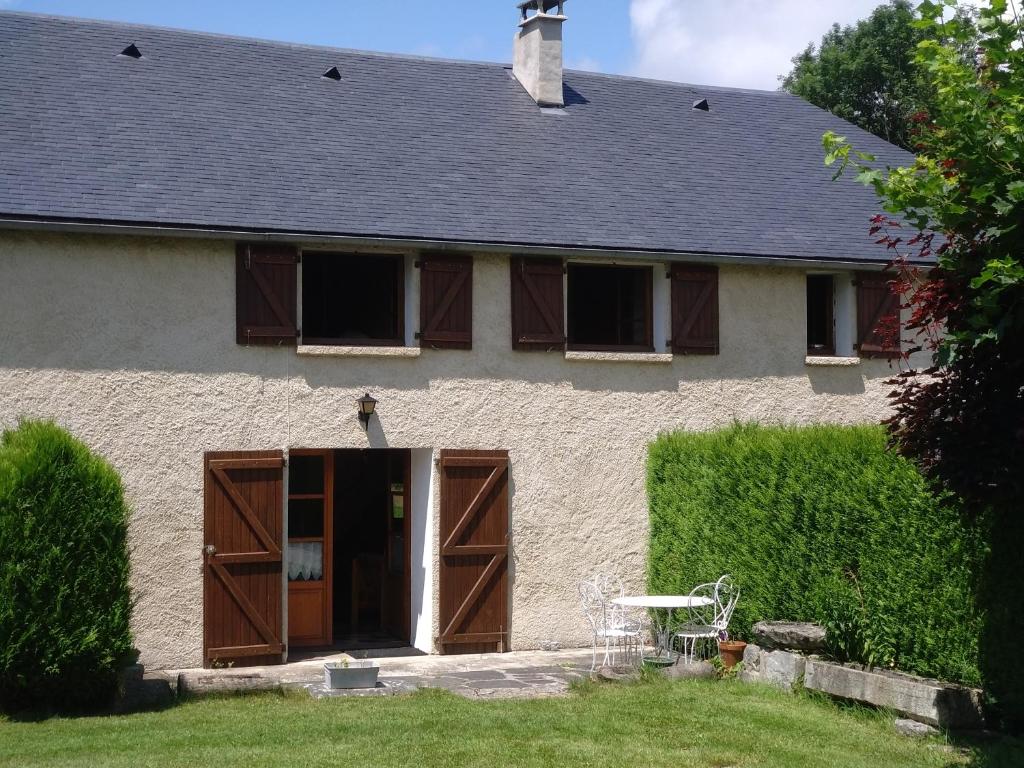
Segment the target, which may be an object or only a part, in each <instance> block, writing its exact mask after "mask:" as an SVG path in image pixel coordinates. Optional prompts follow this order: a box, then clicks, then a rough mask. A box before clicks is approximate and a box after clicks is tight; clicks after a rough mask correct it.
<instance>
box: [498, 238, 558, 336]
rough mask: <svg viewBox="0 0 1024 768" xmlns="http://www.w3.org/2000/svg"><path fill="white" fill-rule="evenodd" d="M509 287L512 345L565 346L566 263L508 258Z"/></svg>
mask: <svg viewBox="0 0 1024 768" xmlns="http://www.w3.org/2000/svg"><path fill="white" fill-rule="evenodd" d="M509 265H510V269H511V286H512V318H511V319H512V348H513V349H524V350H530V349H533V350H551V349H561V348H562V347H564V346H565V296H564V293H565V288H564V271H565V266H564V265H563V264H562V260H561V259H533V258H531V259H526V258H522V257H519V256H514V257H512V258H511V259H510V260H509Z"/></svg>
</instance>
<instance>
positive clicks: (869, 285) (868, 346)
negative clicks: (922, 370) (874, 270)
mask: <svg viewBox="0 0 1024 768" xmlns="http://www.w3.org/2000/svg"><path fill="white" fill-rule="evenodd" d="M891 279H892V278H890V277H889V276H887V275H880V274H861V275H858V276H857V281H856V285H857V351H858V353H859V354H860V356H861V357H884V358H894V357H899V356H900V335H899V313H900V297H899V296H898V295H896V294H895V293H893V291H892V288H891V287H890V286H889V282H890V280H891Z"/></svg>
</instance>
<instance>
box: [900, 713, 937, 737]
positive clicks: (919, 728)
mask: <svg viewBox="0 0 1024 768" xmlns="http://www.w3.org/2000/svg"><path fill="white" fill-rule="evenodd" d="M893 725H894V726H895V728H896V732H897V733H899V734H901V735H903V736H915V737H918V738H921V737H924V736H934V735H935V734H937V733H938V732H939V729H938V728H936V727H935V726H934V725H925V724H924V723H919V722H917V720H909V719H907V718H905V717H898V718H896V721H895V722H894V723H893Z"/></svg>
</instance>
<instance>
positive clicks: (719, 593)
mask: <svg viewBox="0 0 1024 768" xmlns="http://www.w3.org/2000/svg"><path fill="white" fill-rule="evenodd" d="M690 597H691V598H704V600H694V601H693V602H694V603H703V605H691V607H690V608H689V612H690V617H689V621H687V622H686V623H685V624H682V625H681V626H679V627H676V630H675V637H677V638H678V639H679V640H680V641H681V645H682V656H683V663H689V662H693V661H695V660H696V659H697V658H706V657H707V656H706V652H705V649H706V648H708V647H709V646H711V647H714V645H716V644H717V642H718V640H719V639H723V638H725V637H728V630H729V621H730V620H731V619H732V613H733V611H734V610H735V609H736V601H737V600H739V597H740V590H739V587H737V586H736V585H735V584H734V583H733V580H732V577H731V576H729V574H726V575H724V576H722V577H721V578H720V579H719V580H718V581H716V582H713V583H709V584H701V585H700V586H698V587H695V588H694V589H693V591H692V592H690ZM708 640H711V641H713V642H712V643H708V642H707V641H708ZM698 650H701V651H702V653H701V655H700V656H699V657H698V655H697V651H698Z"/></svg>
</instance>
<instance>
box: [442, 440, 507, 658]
mask: <svg viewBox="0 0 1024 768" xmlns="http://www.w3.org/2000/svg"><path fill="white" fill-rule="evenodd" d="M439 463H440V472H441V568H440V625H441V636H440V638H439V641H440V645H441V651H442V653H484V652H488V651H499V652H500V651H505V650H507V649H508V624H509V622H508V614H509V612H508V491H509V486H508V452H507V451H441V459H440V462H439Z"/></svg>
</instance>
